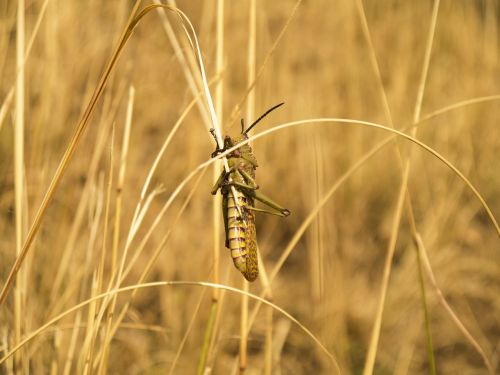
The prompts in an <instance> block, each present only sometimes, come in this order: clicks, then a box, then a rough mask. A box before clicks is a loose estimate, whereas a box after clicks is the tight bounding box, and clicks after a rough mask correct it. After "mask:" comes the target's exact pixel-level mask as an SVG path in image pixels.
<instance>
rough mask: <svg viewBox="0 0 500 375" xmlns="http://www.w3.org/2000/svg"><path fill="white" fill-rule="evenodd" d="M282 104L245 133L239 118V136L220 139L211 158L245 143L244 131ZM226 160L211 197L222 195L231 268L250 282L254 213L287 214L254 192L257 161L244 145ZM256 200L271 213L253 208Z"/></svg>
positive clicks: (254, 270) (255, 263)
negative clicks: (232, 265)
mask: <svg viewBox="0 0 500 375" xmlns="http://www.w3.org/2000/svg"><path fill="white" fill-rule="evenodd" d="M283 104H284V103H280V104H278V105H275V106H274V107H272V108H270V109H269V110H267V111H266V112H265V113H264V114H263V115H262V116H260V117H259V118H258V119H257V120H255V121H254V122H253V123H252V124H251V125H250V126H249V127H248V128H247V129H246V130H245V123H244V121H243V119H241V134H240V135H239V136H237V137H234V138H231V137H229V136H226V137H225V138H224V147H223V148H219V146H218V145H217V146H216V149H215V151H214V152H213V153H212V157H215V156H217V155H218V154H220V153H221V152H224V151H226V150H228V149H230V148H232V147H234V146H236V145H238V144H239V143H241V142H243V141H245V140H247V139H248V132H249V131H250V130H251V129H252V128H253V127H254V126H255V125H257V123H258V122H259V121H260V120H262V119H263V118H264V117H265V116H267V115H268V114H269V113H270V112H271V111H273V110H275V109H276V108H278V107H280V106H281V105H283ZM210 132H211V133H212V135H213V136H214V138H215V142H216V144H217V138H216V136H215V130H214V129H211V130H210ZM226 157H227V162H228V165H229V172H226V171H225V170H223V171H222V173H221V174H220V176H219V178H218V179H217V182H216V183H215V185H214V187H213V188H212V194H213V195H215V194H217V191H218V190H219V189H220V190H221V194H222V196H223V200H222V211H223V216H224V228H225V230H226V247H227V248H228V249H229V250H230V251H231V257H232V258H233V262H234V265H235V267H236V268H237V269H238V270H239V271H240V272H241V273H242V274H243V276H244V277H245V279H247V280H248V281H254V280H255V279H256V278H257V276H258V275H259V266H258V260H257V238H256V230H255V212H263V213H268V214H272V215H278V216H288V215H290V211H289V210H288V209H286V208H284V207H281V206H280V205H279V204H277V203H275V202H274V201H273V200H271V199H270V198H268V197H267V196H265V195H264V194H262V193H261V192H260V191H259V190H258V189H259V186H258V185H257V183H256V182H255V170H256V169H257V166H258V164H257V159H256V158H255V156H254V154H253V152H252V148H251V147H250V145H249V144H248V143H247V144H244V145H242V146H241V147H239V148H237V149H236V150H234V151H232V152H231V153H229V154H228V155H227V156H226ZM233 187H234V189H233ZM256 200H257V201H260V202H262V203H263V204H265V205H266V206H268V207H270V208H271V209H272V210H268V209H263V208H257V207H255V201H256Z"/></svg>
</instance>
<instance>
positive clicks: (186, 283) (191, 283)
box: [0, 281, 341, 374]
mask: <svg viewBox="0 0 500 375" xmlns="http://www.w3.org/2000/svg"><path fill="white" fill-rule="evenodd" d="M160 286H202V287H207V288H217V289H223V290H226V291H229V292H234V293H238V294H240V295H242V294H246V295H247V296H248V297H249V298H252V299H254V300H256V301H260V302H261V303H264V304H265V305H267V306H270V307H272V308H273V309H274V310H276V311H278V312H279V313H280V314H282V315H284V316H285V317H286V318H287V319H289V320H290V321H292V322H293V323H295V324H296V325H297V326H299V328H300V329H301V330H302V331H304V333H306V334H307V336H309V337H310V338H311V339H312V340H313V341H314V343H315V344H316V345H318V347H319V348H320V349H321V350H322V351H323V352H324V353H325V354H326V355H327V356H328V358H330V360H331V361H332V364H333V365H334V367H335V369H336V371H337V373H339V374H340V373H341V371H340V368H339V366H338V363H337V361H336V359H335V357H334V356H333V354H332V353H330V351H328V349H326V348H325V346H324V345H323V344H322V343H321V341H319V339H318V338H317V337H316V336H315V335H314V334H313V333H312V332H311V331H310V330H309V329H307V327H305V326H304V325H303V324H302V323H300V322H299V321H298V320H297V319H295V318H294V317H293V316H292V315H290V314H289V313H288V312H287V311H286V310H284V309H282V308H281V307H279V306H277V305H275V304H274V303H272V302H269V301H267V300H265V299H264V298H261V297H259V296H256V295H255V294H252V293H249V292H244V291H242V290H240V289H237V288H233V287H230V286H227V285H222V284H215V283H208V282H203V281H157V282H152V283H144V284H136V285H130V286H127V287H123V288H119V289H113V290H110V291H108V292H106V293H102V294H99V295H97V296H94V297H92V298H90V299H87V300H85V301H83V302H81V303H79V304H77V305H75V306H73V307H72V308H70V309H68V310H66V311H64V312H63V313H61V314H59V315H57V316H56V317H54V318H52V319H51V320H49V321H48V322H47V323H45V324H44V325H42V326H41V327H39V328H38V329H36V330H35V331H34V332H32V333H31V334H30V335H28V336H27V337H26V338H24V339H23V340H22V341H21V342H20V343H18V344H17V345H16V346H15V347H14V348H12V349H11V350H10V351H9V352H8V353H6V354H5V355H4V356H3V357H2V358H0V365H1V364H2V363H4V362H5V361H6V360H7V359H9V358H10V357H12V355H14V353H16V352H17V351H18V350H19V349H21V348H23V347H24V346H25V345H26V344H27V343H29V342H30V341H31V340H33V339H34V338H35V337H37V336H38V335H39V334H41V333H42V332H44V331H45V330H47V328H49V327H50V326H52V325H53V324H54V323H56V322H58V321H59V320H61V319H63V318H64V317H66V316H68V315H69V314H71V313H73V312H75V311H78V310H80V309H81V308H83V307H85V306H87V305H89V304H91V303H93V302H95V301H98V300H101V299H103V298H110V297H112V296H113V295H116V294H118V293H123V292H129V291H134V290H139V289H144V288H152V287H160Z"/></svg>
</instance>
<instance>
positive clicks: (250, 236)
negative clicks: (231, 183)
mask: <svg viewBox="0 0 500 375" xmlns="http://www.w3.org/2000/svg"><path fill="white" fill-rule="evenodd" d="M231 190H232V189H230V190H229V191H228V194H227V200H228V201H227V220H228V222H227V230H228V233H227V240H228V243H227V247H228V248H229V250H230V251H231V257H232V258H233V262H234V265H235V266H236V268H237V269H238V270H239V271H240V272H241V273H242V274H243V276H244V277H245V279H247V280H248V281H254V280H255V279H256V278H257V276H258V274H259V266H258V261H257V243H256V239H255V236H256V233H255V217H254V215H253V213H252V212H251V211H250V210H248V209H247V207H248V206H249V205H251V204H252V203H253V202H249V198H248V197H247V196H245V194H243V193H242V192H241V191H239V190H237V189H235V190H236V200H237V202H238V206H239V209H240V210H241V213H242V216H241V215H240V212H239V211H238V207H237V206H236V204H235V200H234V197H233V192H232V191H231Z"/></svg>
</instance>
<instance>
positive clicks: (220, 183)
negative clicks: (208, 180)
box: [211, 171, 227, 195]
mask: <svg viewBox="0 0 500 375" xmlns="http://www.w3.org/2000/svg"><path fill="white" fill-rule="evenodd" d="M226 176H227V173H226V171H222V173H221V174H220V176H219V178H218V179H217V181H216V182H215V185H214V187H213V188H212V191H211V193H212V195H215V194H217V190H219V188H220V187H222V186H223V185H224V180H225V179H226Z"/></svg>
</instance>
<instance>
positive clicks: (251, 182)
mask: <svg viewBox="0 0 500 375" xmlns="http://www.w3.org/2000/svg"><path fill="white" fill-rule="evenodd" d="M238 172H240V173H241V175H242V176H243V177H244V178H245V180H246V181H247V183H248V185H249V186H251V190H256V189H258V188H259V185H257V183H256V182H255V180H254V179H253V177H252V176H250V175H249V174H248V173H247V172H246V171H245V170H244V169H243V168H238Z"/></svg>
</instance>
